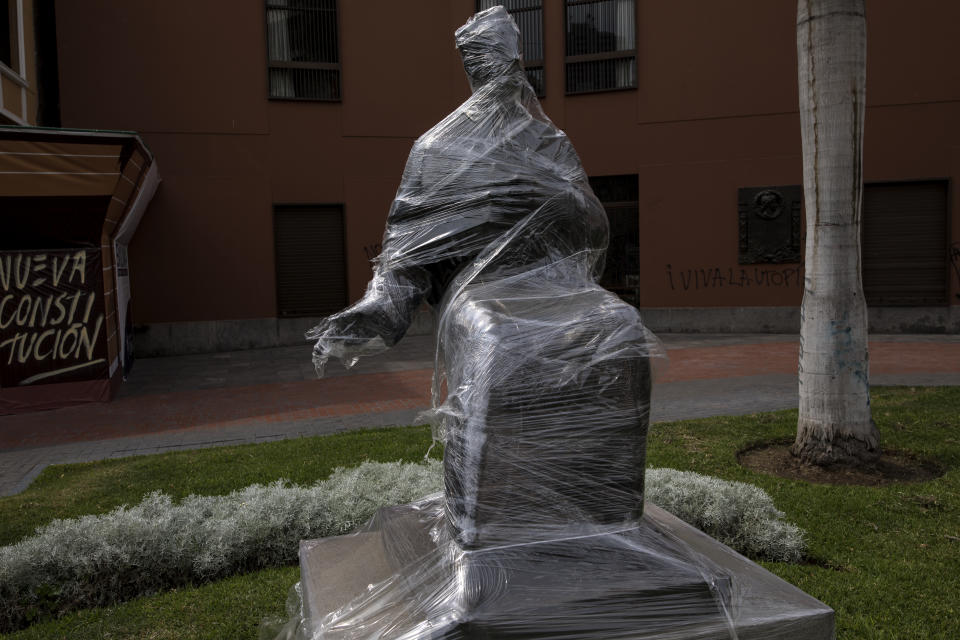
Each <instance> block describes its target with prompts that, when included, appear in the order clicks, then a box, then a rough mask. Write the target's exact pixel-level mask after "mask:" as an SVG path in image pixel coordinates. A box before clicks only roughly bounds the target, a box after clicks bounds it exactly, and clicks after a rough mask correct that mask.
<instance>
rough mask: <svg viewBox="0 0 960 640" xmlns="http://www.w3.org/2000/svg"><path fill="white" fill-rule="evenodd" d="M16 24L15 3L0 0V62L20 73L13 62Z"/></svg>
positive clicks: (9, 0) (17, 20)
mask: <svg viewBox="0 0 960 640" xmlns="http://www.w3.org/2000/svg"><path fill="white" fill-rule="evenodd" d="M18 26H19V18H18V16H17V3H16V2H14V1H13V0H0V63H2V64H5V65H7V66H8V67H10V68H11V69H13V70H14V71H19V72H21V73H22V70H20V69H18V68H17V67H18V65H17V64H16V63H15V62H14V60H16V59H17V51H16V50H17V35H18V34H17V30H18ZM0 106H3V105H2V104H0Z"/></svg>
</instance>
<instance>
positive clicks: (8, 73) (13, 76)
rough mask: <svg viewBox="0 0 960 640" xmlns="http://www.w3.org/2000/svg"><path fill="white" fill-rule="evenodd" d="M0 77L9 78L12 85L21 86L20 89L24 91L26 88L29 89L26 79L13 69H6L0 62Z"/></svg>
mask: <svg viewBox="0 0 960 640" xmlns="http://www.w3.org/2000/svg"><path fill="white" fill-rule="evenodd" d="M0 76H3V77H5V78H9V79H10V80H12V81H13V82H14V83H16V84H17V85H18V86H21V87H23V88H24V89H27V88H29V87H30V83H29V82H27V79H26V78H24V77H23V76H21V75H20V74H19V73H17V72H16V71H14V70H13V69H11V68H10V67H8V66H7V65H5V64H4V63H2V62H0Z"/></svg>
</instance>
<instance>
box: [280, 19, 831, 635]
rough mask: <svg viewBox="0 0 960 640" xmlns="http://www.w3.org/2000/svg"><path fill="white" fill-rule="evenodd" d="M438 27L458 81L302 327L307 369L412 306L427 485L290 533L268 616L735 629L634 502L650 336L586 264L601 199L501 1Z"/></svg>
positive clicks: (599, 239)
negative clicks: (362, 520)
mask: <svg viewBox="0 0 960 640" xmlns="http://www.w3.org/2000/svg"><path fill="white" fill-rule="evenodd" d="M456 45H457V49H458V50H459V52H460V55H461V57H462V59H463V64H464V68H465V69H466V72H467V76H468V78H469V81H470V85H471V88H472V90H473V93H472V96H471V97H470V98H469V99H468V100H467V101H466V102H465V103H463V104H462V105H461V106H460V107H458V108H457V109H456V110H455V111H454V112H453V113H451V114H450V115H448V116H447V117H446V118H444V119H443V120H442V121H440V122H439V123H438V124H437V125H436V126H434V127H433V128H432V129H430V130H429V131H428V132H427V133H425V134H424V135H423V136H421V137H420V138H419V139H418V140H417V141H416V143H415V144H414V146H413V149H412V151H411V152H410V156H409V159H408V160H407V165H406V168H405V169H404V172H403V177H402V179H401V184H400V187H399V190H398V191H397V195H396V198H395V200H394V201H393V204H392V206H391V208H390V211H389V214H388V218H387V227H386V231H385V233H384V240H383V251H382V254H381V255H380V256H379V258H378V259H377V262H376V265H375V271H374V276H373V279H372V281H371V282H370V284H369V285H368V287H367V291H366V294H365V295H364V297H363V298H362V299H361V300H360V301H358V302H357V303H356V304H354V305H352V306H351V307H349V308H347V309H346V310H344V311H342V312H340V313H337V314H335V315H333V316H331V317H329V318H327V319H326V320H324V321H323V322H322V323H321V324H320V325H319V326H317V327H315V328H314V329H313V330H312V331H311V332H310V333H308V337H309V338H311V339H313V340H316V346H315V349H314V360H315V363H316V365H317V367H318V370H320V371H321V372H322V369H323V366H324V364H325V363H326V361H327V360H328V359H329V358H330V357H337V358H340V359H341V360H342V361H343V362H344V363H345V364H347V365H348V366H349V365H350V364H352V363H353V362H355V361H356V358H358V357H360V356H366V355H371V354H375V353H377V352H380V351H382V350H385V349H387V348H389V347H390V346H392V345H393V344H395V343H396V342H397V341H398V340H400V339H401V338H402V337H403V335H404V333H405V332H406V330H407V328H408V327H409V325H410V323H411V321H412V319H413V317H414V314H415V313H416V312H417V310H418V308H419V307H420V306H421V305H422V304H423V303H424V302H426V303H427V304H429V305H431V306H432V307H433V308H434V310H435V312H436V316H437V318H438V320H437V362H436V371H435V375H434V389H433V391H434V393H433V397H434V409H433V411H432V418H433V420H434V423H435V427H436V430H435V433H436V435H437V437H438V438H440V439H442V441H443V442H444V444H445V449H444V488H445V490H444V493H443V494H442V495H436V496H429V497H427V498H425V499H424V500H422V501H421V502H418V503H416V504H413V505H406V506H401V507H392V508H388V509H384V510H382V511H381V512H380V513H379V514H378V515H377V516H376V517H375V518H374V519H373V520H372V521H371V522H370V523H368V524H367V525H366V526H365V527H363V528H361V529H360V530H359V531H358V532H356V533H354V534H352V535H350V536H341V537H339V538H330V539H324V540H316V541H306V542H304V543H303V544H302V546H301V569H302V575H301V585H300V589H301V593H302V596H303V598H302V611H301V614H300V617H299V619H298V624H296V625H294V626H295V627H296V628H295V629H294V628H293V627H291V628H290V629H289V631H290V634H291V635H292V636H296V637H305V638H338V639H339V638H344V639H346V638H384V639H386V638H403V639H411V640H412V639H414V638H444V639H450V640H452V639H457V638H463V639H467V638H471V639H472V638H504V639H506V638H571V639H572V638H580V639H582V638H597V639H600V638H603V639H610V638H641V637H643V638H687V637H690V638H693V637H697V638H700V637H703V638H707V637H709V638H714V637H736V636H735V633H736V632H735V628H736V621H735V620H734V618H733V617H732V614H731V610H730V604H731V601H732V600H735V599H736V597H737V594H736V593H735V590H733V588H732V587H731V581H730V580H729V578H728V577H727V572H726V569H724V568H722V566H721V565H719V564H716V563H715V562H714V561H711V560H710V559H709V558H708V557H707V556H706V555H704V554H703V553H701V552H697V551H693V550H692V547H691V546H690V544H688V543H687V542H685V541H684V539H683V535H681V534H678V533H677V532H676V531H674V530H673V529H671V527H674V528H677V527H679V528H680V529H682V528H683V526H685V525H682V523H679V524H678V523H677V522H674V520H675V519H673V520H671V516H669V514H665V513H664V512H662V511H659V510H656V509H655V508H654V509H653V511H654V514H653V515H648V516H647V517H642V516H643V513H644V502H643V479H644V469H645V452H646V434H647V427H648V422H649V409H650V384H651V381H650V359H651V357H655V356H657V355H658V354H659V351H658V349H657V346H656V345H657V342H656V339H655V338H654V337H653V336H652V335H651V334H650V333H649V332H648V331H647V330H646V329H645V328H644V326H643V324H642V322H641V320H640V316H639V314H638V312H637V311H636V309H634V308H633V307H632V306H630V305H627V304H625V303H623V302H622V301H621V300H620V299H619V298H617V297H616V296H614V295H613V294H611V293H609V292H608V291H606V290H604V289H603V288H602V287H600V286H599V285H598V284H597V278H598V275H599V274H600V273H601V271H602V268H603V260H604V252H605V250H606V246H607V238H608V226H607V218H606V215H605V213H604V209H603V207H602V205H601V204H600V202H599V201H598V200H597V198H596V196H595V195H594V194H593V192H592V191H591V189H590V187H589V184H588V182H587V177H586V174H585V173H584V170H583V167H582V166H581V164H580V161H579V158H578V157H577V154H576V152H575V151H574V149H573V146H572V145H571V143H570V141H569V140H568V139H567V137H566V135H565V134H564V133H563V132H562V131H560V130H559V129H557V128H556V127H555V126H554V125H553V123H552V122H551V121H550V120H549V119H548V118H547V117H546V115H545V114H544V113H543V111H542V109H541V107H540V104H539V102H538V100H537V98H536V96H535V94H534V91H533V89H532V88H531V86H530V85H529V83H528V81H527V79H526V77H525V75H524V72H523V68H522V65H521V59H520V46H519V31H518V29H517V27H516V25H515V24H514V22H513V20H512V19H511V17H510V16H509V14H508V13H507V12H506V10H504V9H503V8H502V7H495V8H493V9H489V10H487V11H483V12H481V13H478V14H477V15H475V16H474V17H473V18H471V19H470V20H469V21H468V22H467V23H466V24H465V25H463V26H462V27H461V28H460V29H458V30H457V32H456ZM444 383H445V385H444ZM444 387H445V389H446V393H445V397H441V395H442V394H443V391H444ZM681 525H682V526H681ZM678 530H679V529H678ZM684 531H685V530H684ZM696 533H699V532H696ZM690 535H693V534H690ZM699 535H701V536H702V535H703V534H699ZM704 537H705V536H704ZM730 553H731V554H733V552H730ZM733 555H736V554H733ZM737 557H738V558H739V556H737ZM754 566H755V565H754ZM757 637H761V636H757ZM762 637H781V636H771V635H769V634H768V635H765V636H762ZM782 637H784V638H786V637H793V636H789V635H784V636H782ZM811 637H818V636H811Z"/></svg>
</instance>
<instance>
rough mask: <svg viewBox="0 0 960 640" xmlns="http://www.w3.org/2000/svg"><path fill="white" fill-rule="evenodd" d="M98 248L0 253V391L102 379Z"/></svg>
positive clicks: (103, 347)
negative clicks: (4, 388)
mask: <svg viewBox="0 0 960 640" xmlns="http://www.w3.org/2000/svg"><path fill="white" fill-rule="evenodd" d="M107 365H108V363H107V340H106V326H105V322H104V304H103V269H102V267H101V260H100V251H99V250H98V249H55V250H49V251H3V252H0V387H14V386H22V385H34V384H45V383H51V382H68V381H76V380H93V379H98V378H106V377H107Z"/></svg>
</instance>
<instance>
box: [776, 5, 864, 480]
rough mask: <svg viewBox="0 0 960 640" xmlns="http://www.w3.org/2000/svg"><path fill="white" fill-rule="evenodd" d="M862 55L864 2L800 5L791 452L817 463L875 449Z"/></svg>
mask: <svg viewBox="0 0 960 640" xmlns="http://www.w3.org/2000/svg"><path fill="white" fill-rule="evenodd" d="M866 50H867V36H866V18H865V15H864V0H799V2H798V7H797V58H798V60H797V62H798V69H799V88H800V126H801V135H802V140H803V187H804V197H805V202H806V217H807V242H806V264H805V269H806V277H805V280H804V291H803V304H802V306H801V310H800V318H801V320H800V322H801V325H800V417H799V420H798V422H797V439H796V442H795V443H794V445H793V447H792V449H791V451H792V453H793V454H794V455H796V456H799V457H800V458H801V459H803V460H805V461H807V462H812V463H815V464H821V465H824V464H832V463H837V462H845V463H850V462H853V463H857V462H867V461H870V460H873V459H876V457H877V456H879V452H880V434H879V432H878V431H877V427H876V425H875V424H874V423H873V419H872V418H871V415H870V382H869V374H868V365H867V362H868V361H867V306H866V303H865V301H864V298H863V285H862V284H861V280H860V205H861V200H862V194H863V178H862V167H863V157H862V155H863V118H864V104H865V93H866Z"/></svg>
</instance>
